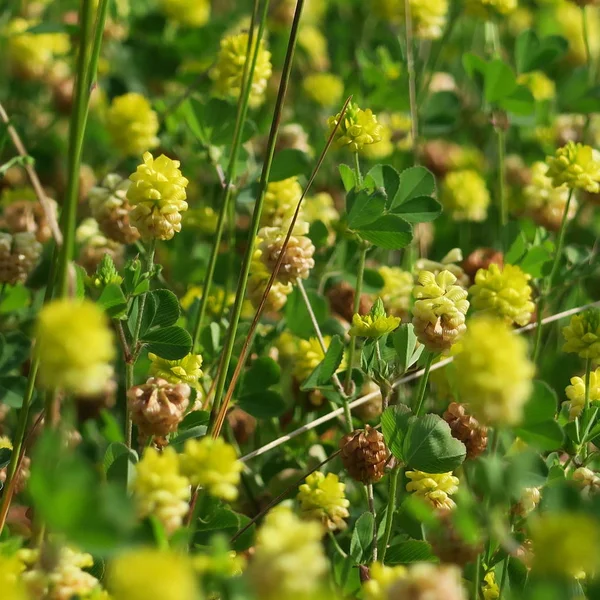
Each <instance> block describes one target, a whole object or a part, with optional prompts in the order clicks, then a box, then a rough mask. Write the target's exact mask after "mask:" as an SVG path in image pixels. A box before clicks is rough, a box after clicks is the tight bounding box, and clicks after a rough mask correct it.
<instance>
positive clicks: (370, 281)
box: [363, 267, 385, 293]
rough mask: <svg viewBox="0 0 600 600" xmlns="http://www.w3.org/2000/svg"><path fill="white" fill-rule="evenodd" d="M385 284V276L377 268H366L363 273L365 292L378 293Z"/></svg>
mask: <svg viewBox="0 0 600 600" xmlns="http://www.w3.org/2000/svg"><path fill="white" fill-rule="evenodd" d="M384 285H385V280H384V279H383V276H382V275H381V274H380V273H379V271H377V270H376V269H369V268H368V267H367V268H365V271H364V273H363V292H367V293H377V292H378V291H379V290H380V289H381V288H382V287H383V286H384Z"/></svg>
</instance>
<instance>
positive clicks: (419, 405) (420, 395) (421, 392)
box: [414, 352, 435, 417]
mask: <svg viewBox="0 0 600 600" xmlns="http://www.w3.org/2000/svg"><path fill="white" fill-rule="evenodd" d="M434 358H435V354H433V352H430V353H429V356H428V357H427V362H426V363H425V372H424V373H423V376H422V377H421V381H420V382H419V389H418V390H417V397H416V398H415V404H414V406H415V415H417V417H418V416H420V414H421V410H422V409H423V404H424V402H425V390H426V389H427V380H428V379H429V371H430V370H431V365H432V364H433V359H434Z"/></svg>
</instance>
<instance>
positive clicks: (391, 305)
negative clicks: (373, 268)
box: [378, 265, 413, 318]
mask: <svg viewBox="0 0 600 600" xmlns="http://www.w3.org/2000/svg"><path fill="white" fill-rule="evenodd" d="M378 272H379V274H380V275H381V276H382V277H383V287H382V288H381V290H380V291H379V294H380V297H381V299H382V300H383V305H384V306H385V308H386V310H387V311H388V312H389V313H390V314H391V315H394V316H396V317H400V318H406V316H407V315H408V310H409V308H410V300H411V296H412V289H413V276H412V274H411V273H409V272H408V271H403V270H402V269H401V268H400V267H388V266H385V265H384V266H381V267H379V269H378Z"/></svg>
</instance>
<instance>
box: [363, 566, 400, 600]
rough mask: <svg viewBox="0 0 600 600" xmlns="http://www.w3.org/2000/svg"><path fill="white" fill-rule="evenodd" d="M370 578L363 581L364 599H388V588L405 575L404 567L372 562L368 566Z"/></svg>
mask: <svg viewBox="0 0 600 600" xmlns="http://www.w3.org/2000/svg"><path fill="white" fill-rule="evenodd" d="M369 575H370V579H368V580H367V581H365V582H364V583H363V586H362V589H363V592H364V595H365V600H388V590H389V589H390V587H391V586H392V584H394V583H395V582H396V581H397V580H398V579H400V578H402V577H405V576H406V567H403V566H402V565H396V566H394V567H388V566H386V565H382V564H381V563H380V562H374V563H373V564H372V565H371V566H370V568H369Z"/></svg>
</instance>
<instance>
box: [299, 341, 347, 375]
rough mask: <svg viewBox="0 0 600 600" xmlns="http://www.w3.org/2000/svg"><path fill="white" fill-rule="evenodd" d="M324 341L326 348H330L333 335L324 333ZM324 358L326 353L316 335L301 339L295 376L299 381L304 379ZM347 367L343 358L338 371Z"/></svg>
mask: <svg viewBox="0 0 600 600" xmlns="http://www.w3.org/2000/svg"><path fill="white" fill-rule="evenodd" d="M323 342H325V349H327V348H329V344H330V343H331V336H329V335H324V336H323ZM324 358H325V353H324V352H323V349H322V348H321V344H320V343H319V340H318V339H317V338H316V337H311V338H309V339H308V340H300V341H299V342H298V346H297V348H296V356H295V365H294V377H295V378H296V379H297V380H298V381H304V380H305V379H306V378H307V377H308V376H309V375H310V374H311V373H312V372H313V371H314V370H315V369H316V368H317V366H318V364H319V363H320V362H321V361H322V360H323V359H324ZM345 368H346V366H345V361H344V360H342V363H341V364H340V366H339V367H338V371H343V370H344V369H345Z"/></svg>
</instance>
